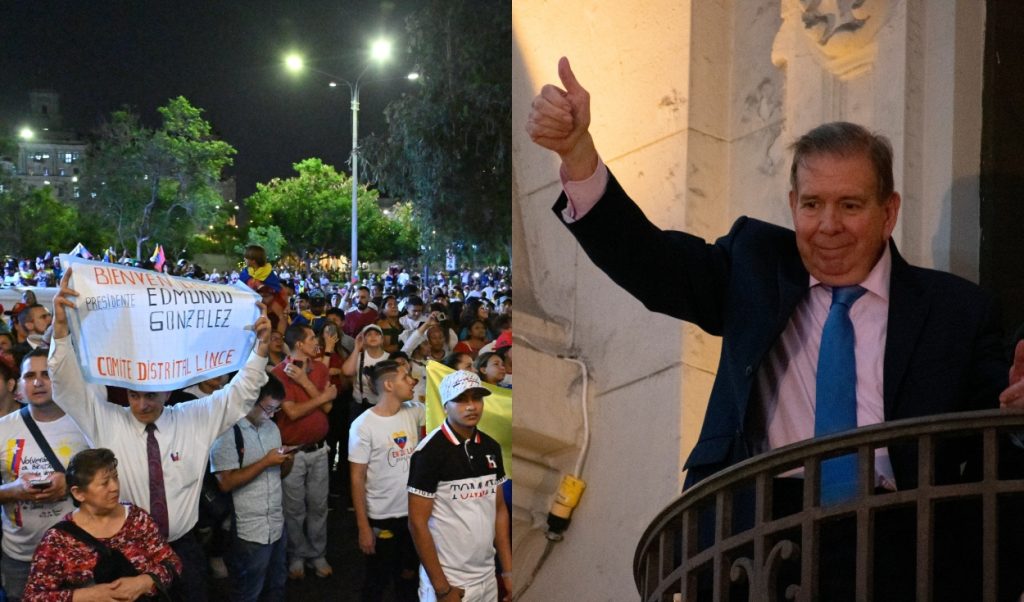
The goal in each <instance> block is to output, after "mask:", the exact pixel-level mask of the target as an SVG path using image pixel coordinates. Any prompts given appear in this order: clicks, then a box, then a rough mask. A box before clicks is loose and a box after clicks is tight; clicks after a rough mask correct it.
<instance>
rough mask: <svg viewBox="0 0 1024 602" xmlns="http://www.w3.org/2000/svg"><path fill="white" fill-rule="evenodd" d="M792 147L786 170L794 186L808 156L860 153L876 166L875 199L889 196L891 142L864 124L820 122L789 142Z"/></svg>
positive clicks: (880, 200) (891, 187)
mask: <svg viewBox="0 0 1024 602" xmlns="http://www.w3.org/2000/svg"><path fill="white" fill-rule="evenodd" d="M789 148H790V150H792V151H793V165H792V167H791V168H790V172H789V185H790V186H791V187H792V188H793V190H797V180H796V171H797V167H799V166H801V165H804V162H805V161H806V160H807V158H808V157H814V156H817V155H833V156H837V157H844V158H846V157H852V156H855V155H858V154H863V155H864V156H866V157H867V158H868V159H869V160H870V161H871V165H872V167H874V169H875V182H876V186H877V190H876V193H877V194H878V202H879V203H884V202H885V201H887V200H888V199H889V197H890V196H892V193H893V190H894V185H893V178H892V145H891V144H890V143H889V139H888V138H886V137H885V136H882V135H881V134H875V133H872V132H871V131H869V130H868V129H867V128H865V127H864V126H861V125H857V124H856V123H849V122H847V121H833V122H832V123H825V124H822V125H819V126H818V127H816V128H814V129H813V130H811V131H809V132H807V133H806V134H804V135H803V136H800V137H799V138H797V140H796V142H794V143H793V144H792V145H790V147H789Z"/></svg>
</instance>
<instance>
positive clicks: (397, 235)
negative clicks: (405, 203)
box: [246, 159, 418, 261]
mask: <svg viewBox="0 0 1024 602" xmlns="http://www.w3.org/2000/svg"><path fill="white" fill-rule="evenodd" d="M293 167H294V168H295V171H296V172H297V174H298V175H296V176H294V177H291V178H286V179H280V178H275V179H273V180H271V181H270V182H268V183H266V184H257V185H256V192H255V193H254V194H253V195H252V196H251V197H249V198H248V199H247V200H246V204H247V205H248V206H249V210H250V212H251V220H252V221H251V228H250V231H255V233H256V234H257V236H256V237H252V236H250V240H251V241H252V242H259V243H261V244H262V242H263V238H262V237H265V236H267V235H268V234H269V233H273V230H271V228H275V227H276V229H277V232H278V233H279V234H280V235H281V236H283V239H284V242H283V250H284V251H285V252H291V253H294V254H295V255H297V256H298V257H299V258H300V259H302V260H303V261H310V260H314V259H317V258H319V257H322V256H325V255H348V254H349V251H350V248H351V244H352V196H351V191H352V180H351V178H349V177H348V176H346V175H345V174H342V173H338V171H337V170H335V169H334V167H332V166H330V165H326V164H325V163H324V162H323V161H321V160H320V159H306V160H304V161H300V162H298V163H296V164H294V166H293ZM377 198H378V194H377V191H375V190H367V189H366V187H365V186H362V187H360V188H359V192H358V216H359V256H360V258H361V259H363V260H365V261H377V260H382V259H384V260H390V259H404V258H412V257H415V256H416V255H417V247H416V242H417V238H418V236H417V235H416V230H415V227H414V226H413V224H412V222H411V220H409V219H407V218H403V217H402V212H401V211H399V212H398V215H397V216H396V217H395V218H389V217H388V216H385V215H384V213H383V212H382V211H381V209H380V206H379V205H378V204H377ZM405 213H407V211H406V212H405Z"/></svg>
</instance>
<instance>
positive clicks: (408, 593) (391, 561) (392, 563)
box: [361, 516, 420, 602]
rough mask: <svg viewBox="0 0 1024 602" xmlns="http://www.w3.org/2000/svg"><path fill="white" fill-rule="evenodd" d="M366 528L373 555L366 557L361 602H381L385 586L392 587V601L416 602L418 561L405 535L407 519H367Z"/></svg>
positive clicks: (413, 547) (410, 537)
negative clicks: (372, 538)
mask: <svg viewBox="0 0 1024 602" xmlns="http://www.w3.org/2000/svg"><path fill="white" fill-rule="evenodd" d="M370 526H371V527H373V533H374V535H375V537H376V541H375V552H376V553H375V554H370V555H367V556H366V579H365V580H364V581H363V594H362V598H361V599H362V602H381V600H383V599H384V591H385V590H386V589H387V587H388V584H389V583H394V585H395V596H394V599H395V600H397V601H398V602H416V600H418V599H419V597H418V594H417V593H416V588H417V584H418V582H419V573H418V568H419V563H420V560H419V558H418V557H417V556H416V547H415V546H414V545H413V542H412V536H411V535H410V534H409V519H408V517H405V516H403V517H400V518H386V519H374V518H371V519H370Z"/></svg>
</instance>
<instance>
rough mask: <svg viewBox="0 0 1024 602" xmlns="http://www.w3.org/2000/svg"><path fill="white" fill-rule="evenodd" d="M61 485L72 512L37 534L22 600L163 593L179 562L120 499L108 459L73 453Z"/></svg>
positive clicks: (142, 516)
mask: <svg viewBox="0 0 1024 602" xmlns="http://www.w3.org/2000/svg"><path fill="white" fill-rule="evenodd" d="M66 480H67V484H68V489H69V490H70V491H71V495H72V496H73V498H74V499H73V502H74V504H75V506H77V507H78V508H77V509H76V510H75V511H74V512H72V513H70V514H68V515H67V516H65V517H64V521H63V522H61V523H58V524H57V525H55V526H54V527H52V528H51V529H50V530H49V531H47V532H46V535H44V536H43V540H42V541H41V542H40V543H39V547H38V548H36V553H35V555H34V556H33V557H32V571H31V573H30V574H29V578H28V583H27V584H26V585H25V595H24V598H23V599H24V600H26V601H31V600H47V601H49V600H62V601H67V600H72V599H74V600H76V601H78V600H83V601H88V600H137V599H140V598H145V597H148V596H157V595H159V594H161V593H162V592H166V591H167V587H168V586H170V584H171V582H172V581H173V580H174V579H175V578H176V577H177V576H178V575H179V574H180V573H181V560H179V559H178V556H177V555H176V554H175V553H174V551H173V550H172V549H171V547H170V546H169V545H168V544H167V542H166V541H165V540H164V538H163V537H161V536H160V533H159V531H158V530H157V526H156V523H155V522H153V519H152V518H150V516H149V514H147V513H146V512H145V511H144V510H142V509H141V508H138V507H137V506H135V505H133V504H131V503H128V502H121V501H120V497H119V496H120V486H119V483H118V480H117V459H116V458H115V457H114V453H113V452H112V451H110V450H109V449H87V450H84V451H81V452H79V453H78V454H76V455H75V457H74V458H72V459H71V462H70V463H69V464H68V469H67V475H66ZM89 540H92V542H89ZM96 542H98V543H99V545H100V546H102V547H103V548H105V549H104V550H98V549H97V548H96V546H95V543H96ZM101 552H102V554H103V560H102V564H101V563H100V554H101ZM119 555H120V557H119ZM105 581H106V582H105ZM164 597H166V596H164Z"/></svg>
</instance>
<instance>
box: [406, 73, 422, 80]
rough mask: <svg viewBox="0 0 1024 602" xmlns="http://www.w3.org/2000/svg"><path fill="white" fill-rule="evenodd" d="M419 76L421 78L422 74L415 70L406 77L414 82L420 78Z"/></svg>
mask: <svg viewBox="0 0 1024 602" xmlns="http://www.w3.org/2000/svg"><path fill="white" fill-rule="evenodd" d="M419 78H420V74H419V73H416V72H415V71H413V72H412V73H410V74H409V75H406V76H405V79H407V80H409V81H411V82H414V81H416V80H418V79H419Z"/></svg>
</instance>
